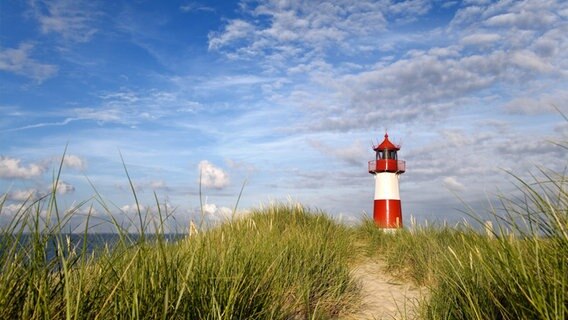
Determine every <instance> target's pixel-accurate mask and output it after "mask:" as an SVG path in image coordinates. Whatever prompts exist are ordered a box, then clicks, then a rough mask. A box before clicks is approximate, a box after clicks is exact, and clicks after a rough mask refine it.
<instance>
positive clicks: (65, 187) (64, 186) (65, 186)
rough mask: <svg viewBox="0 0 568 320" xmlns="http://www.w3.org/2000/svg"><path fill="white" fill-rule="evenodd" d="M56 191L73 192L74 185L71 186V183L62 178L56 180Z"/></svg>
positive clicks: (60, 192)
mask: <svg viewBox="0 0 568 320" xmlns="http://www.w3.org/2000/svg"><path fill="white" fill-rule="evenodd" d="M56 191H57V193H58V194H61V195H64V194H68V193H73V192H75V186H73V185H72V184H69V183H67V182H65V181H63V180H58V181H57V187H56Z"/></svg>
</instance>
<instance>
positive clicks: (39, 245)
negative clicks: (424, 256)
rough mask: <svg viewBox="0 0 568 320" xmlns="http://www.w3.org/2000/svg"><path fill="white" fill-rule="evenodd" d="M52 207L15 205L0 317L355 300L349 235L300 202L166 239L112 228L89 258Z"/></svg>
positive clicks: (130, 314) (321, 315)
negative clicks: (112, 235) (114, 235)
mask: <svg viewBox="0 0 568 320" xmlns="http://www.w3.org/2000/svg"><path fill="white" fill-rule="evenodd" d="M4 199H5V198H4ZM54 201H55V197H46V198H45V199H40V200H38V201H35V202H32V203H30V204H29V205H23V206H22V207H21V210H20V211H19V212H18V213H16V215H15V216H14V218H13V219H12V222H11V223H10V224H8V225H6V226H4V227H3V229H2V231H1V234H0V318H2V319H17V318H25V319H48V318H55V319H64V318H65V319H86V318H89V319H108V318H115V317H118V318H121V319H177V318H180V319H181V318H183V319H308V318H309V319H329V318H333V317H336V316H337V315H338V314H339V313H340V312H344V311H345V310H346V309H348V308H349V307H350V306H351V305H352V302H353V299H355V297H356V286H355V284H354V283H353V282H352V280H351V279H350V277H349V257H350V256H351V255H352V245H351V244H352V241H351V232H350V231H349V229H348V228H347V227H345V226H342V225H340V224H338V223H336V222H334V221H333V220H331V219H330V218H329V217H327V216H326V215H325V214H323V213H321V212H315V211H310V210H308V209H306V208H304V207H302V206H300V205H284V204H278V205H274V206H269V207H267V208H265V209H257V210H254V211H253V212H252V213H251V214H250V215H249V216H247V217H246V218H241V219H234V220H230V221H227V222H225V223H223V224H221V225H219V226H216V227H212V228H209V229H202V230H197V229H195V230H193V232H192V234H191V235H188V236H186V237H185V238H183V239H181V240H179V241H174V242H172V241H167V239H166V238H165V235H164V234H161V233H160V232H159V231H158V233H157V234H154V235H153V236H152V237H149V236H146V237H144V236H141V235H137V236H135V237H133V236H132V235H129V234H127V233H125V232H124V230H122V229H120V228H119V227H116V228H117V232H118V234H119V235H120V237H119V240H118V241H117V243H116V245H115V247H114V248H112V249H109V248H102V249H100V250H99V251H98V252H96V253H92V254H89V253H87V251H86V247H85V246H83V247H79V248H77V247H74V244H73V243H71V241H69V236H68V235H65V234H64V233H63V232H62V230H64V226H65V223H66V221H68V219H69V218H70V216H72V215H73V213H74V211H73V210H71V211H68V212H65V213H63V214H61V216H60V214H59V212H57V206H56V204H55V203H53V202H54ZM3 204H4V202H1V203H0V210H1V208H2V206H3ZM45 210H47V211H49V210H52V211H51V212H48V213H45ZM75 211H76V210H75ZM0 213H1V211H0ZM46 215H52V216H53V217H55V216H57V218H55V219H54V220H55V221H57V222H55V223H54V224H53V225H50V224H49V222H48V221H51V220H47V219H46V218H44V217H45V216H46ZM141 221H142V220H141ZM141 230H143V228H141ZM158 230H159V228H158ZM85 231H88V230H85ZM330 239H333V241H330ZM84 240H85V241H84V242H83V244H85V243H86V241H87V238H85V239H84ZM50 248H51V249H50ZM50 250H51V251H54V252H51V253H50Z"/></svg>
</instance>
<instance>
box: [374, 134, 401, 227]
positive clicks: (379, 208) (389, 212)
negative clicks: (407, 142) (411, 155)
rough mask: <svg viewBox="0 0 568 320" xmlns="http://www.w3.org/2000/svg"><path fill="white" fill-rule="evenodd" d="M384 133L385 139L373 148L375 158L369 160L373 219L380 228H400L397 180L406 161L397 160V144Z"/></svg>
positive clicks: (398, 148)
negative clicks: (372, 177) (372, 178)
mask: <svg viewBox="0 0 568 320" xmlns="http://www.w3.org/2000/svg"><path fill="white" fill-rule="evenodd" d="M388 137H389V136H388V134H385V140H383V142H382V143H381V144H379V145H378V146H376V147H373V150H374V151H375V152H376V157H375V160H373V161H369V173H371V174H373V175H374V176H375V203H374V206H373V219H374V220H375V224H376V225H377V226H378V227H379V228H382V229H398V228H402V209H401V204H400V194H399V186H398V180H399V178H400V175H401V174H402V173H404V171H405V170H406V163H405V162H404V161H402V160H398V155H397V151H398V150H400V147H399V146H396V145H394V144H393V143H392V142H390V141H389V139H388Z"/></svg>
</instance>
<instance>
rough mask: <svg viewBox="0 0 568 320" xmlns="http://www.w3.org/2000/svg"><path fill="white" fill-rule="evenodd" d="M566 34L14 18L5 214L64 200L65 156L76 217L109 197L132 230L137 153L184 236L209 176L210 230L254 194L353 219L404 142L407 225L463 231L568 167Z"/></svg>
mask: <svg viewBox="0 0 568 320" xmlns="http://www.w3.org/2000/svg"><path fill="white" fill-rule="evenodd" d="M567 34H568V3H566V2H565V1H548V0H546V1H543V0H533V1H498V2H493V1H483V0H471V1H427V0H413V1H388V0H385V1H365V0H341V1H331V2H325V1H248V0H247V1H239V2H237V1H234V2H230V1H211V2H207V1H112V2H108V1H69V0H51V1H41V0H33V1H15V0H14V1H13V0H7V1H3V2H2V3H1V4H0V114H1V117H0V157H1V158H0V188H1V189H0V190H3V192H5V193H6V194H5V196H6V197H7V198H6V199H7V200H6V203H5V205H4V210H3V212H2V214H3V215H5V218H6V217H9V216H10V214H12V213H13V212H14V211H15V210H17V208H18V207H19V206H20V205H21V203H22V201H23V200H24V199H26V198H27V197H29V196H30V195H31V197H38V196H41V195H43V194H46V193H47V192H49V190H50V188H52V181H53V173H54V170H56V168H57V165H58V163H59V161H60V159H61V156H62V155H63V152H64V150H65V147H66V146H67V151H66V157H65V159H64V168H63V173H62V175H61V180H60V183H59V186H58V189H57V190H58V193H59V197H60V203H62V204H63V205H64V206H65V205H67V206H73V204H74V203H77V202H78V201H82V200H88V199H91V197H93V196H94V195H95V194H96V193H97V192H98V193H99V194H100V195H102V197H103V198H104V200H105V201H106V202H107V203H108V204H110V205H109V207H111V208H112V211H113V212H114V213H115V214H116V215H117V216H118V217H124V218H127V217H129V216H131V214H132V210H133V207H134V206H133V204H134V199H133V196H132V193H131V192H130V190H129V185H128V179H127V178H126V175H125V173H124V169H123V166H122V160H121V155H122V158H123V159H124V163H125V164H126V166H127V168H128V171H129V174H130V176H131V178H132V181H133V183H134V185H135V187H136V190H137V194H138V196H139V198H140V200H141V203H142V204H144V205H146V206H147V207H151V206H152V205H153V204H154V203H155V201H154V194H153V192H155V193H156V195H157V196H158V198H159V199H160V201H161V202H162V203H163V204H164V205H166V204H167V206H168V207H169V208H172V209H173V208H175V212H174V215H175V217H176V219H177V220H178V221H179V222H180V223H181V224H183V223H186V222H187V221H189V220H190V219H192V218H194V216H195V214H196V212H198V211H199V196H198V194H199V184H198V180H199V176H200V172H202V186H203V195H204V198H206V206H205V207H204V209H205V212H206V214H207V215H208V218H209V219H213V220H215V219H220V218H221V217H223V216H224V215H226V214H227V213H228V212H229V211H230V210H231V209H232V208H233V206H234V205H235V202H236V200H237V198H238V194H239V191H240V189H241V187H242V186H243V184H244V183H245V181H246V186H245V188H244V192H243V196H242V198H241V200H240V203H239V207H240V208H241V209H243V210H246V209H247V208H250V207H258V206H260V205H261V204H267V203H269V202H270V201H288V199H293V200H295V201H300V202H302V203H304V204H306V205H308V206H310V207H316V208H320V209H323V210H325V211H327V212H329V213H330V214H332V215H334V216H341V217H344V218H346V219H355V220H357V219H360V218H361V217H362V216H363V215H364V214H365V213H370V212H371V210H372V209H371V208H372V200H373V192H374V190H373V188H374V182H373V178H372V176H371V175H370V174H368V173H367V171H366V169H367V167H366V163H367V161H369V160H372V159H373V157H374V154H373V152H372V144H373V143H377V142H380V140H382V136H383V135H384V133H385V131H386V130H388V132H389V136H390V137H391V139H392V140H393V141H394V142H396V143H399V144H400V145H401V151H400V152H399V157H400V158H402V159H404V160H406V161H407V172H406V173H405V174H404V175H403V176H402V177H401V184H400V185H401V198H402V203H403V215H404V216H405V217H406V218H408V217H409V216H410V215H412V216H415V217H417V218H418V219H419V220H424V219H429V220H438V221H439V220H444V219H448V220H455V219H459V217H460V213H459V212H458V211H457V210H456V209H460V208H464V205H463V204H462V203H461V201H464V202H465V203H467V204H469V205H471V206H473V207H474V208H479V209H480V210H482V208H483V207H485V206H486V204H487V203H488V201H489V200H491V199H495V198H496V197H497V194H499V193H500V192H504V193H507V192H509V191H510V190H512V185H511V179H510V177H508V175H507V173H506V172H505V170H512V171H513V172H515V173H517V174H519V175H521V176H526V175H528V174H529V173H530V172H531V171H532V172H534V171H535V170H536V169H537V167H538V166H539V165H544V166H548V167H550V168H552V169H557V170H560V169H563V168H564V167H565V166H566V164H567V159H568V157H567V156H566V154H565V150H564V152H563V151H562V149H560V148H558V147H556V146H554V145H553V144H552V143H550V141H561V140H566V139H567V138H568V124H567V123H566V121H564V120H563V118H562V116H560V114H559V113H558V111H557V110H556V109H559V110H562V111H563V112H566V113H568V107H567V101H568V85H567V77H568V36H566V35H567ZM555 108H556V109H555ZM91 183H92V185H94V186H95V187H96V190H94V189H93V187H92V186H91ZM95 206H96V204H95ZM95 214H99V215H101V216H104V213H103V212H102V210H100V209H98V211H97V212H96V213H95Z"/></svg>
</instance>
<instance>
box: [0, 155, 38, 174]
mask: <svg viewBox="0 0 568 320" xmlns="http://www.w3.org/2000/svg"><path fill="white" fill-rule="evenodd" d="M20 162H21V160H20V159H15V158H10V157H5V156H0V178H6V179H31V178H35V177H38V176H40V175H41V174H43V172H44V170H45V167H43V166H40V165H38V164H33V163H32V164H30V165H28V166H27V167H26V166H22V165H20Z"/></svg>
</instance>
